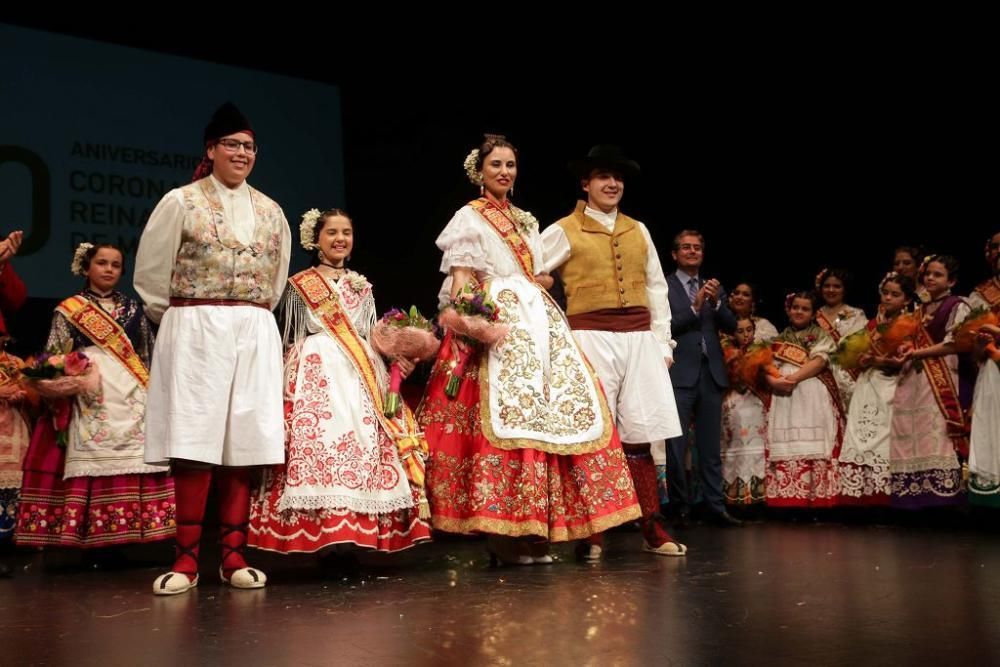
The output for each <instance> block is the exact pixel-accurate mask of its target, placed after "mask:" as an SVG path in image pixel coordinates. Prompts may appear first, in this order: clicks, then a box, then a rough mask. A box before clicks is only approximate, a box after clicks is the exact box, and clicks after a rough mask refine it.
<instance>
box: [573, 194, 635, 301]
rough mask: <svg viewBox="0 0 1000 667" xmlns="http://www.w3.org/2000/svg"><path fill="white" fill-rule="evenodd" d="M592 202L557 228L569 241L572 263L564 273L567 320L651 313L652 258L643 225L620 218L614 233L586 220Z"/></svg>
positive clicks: (582, 203) (584, 204) (588, 219)
mask: <svg viewBox="0 0 1000 667" xmlns="http://www.w3.org/2000/svg"><path fill="white" fill-rule="evenodd" d="M585 207H586V202H583V201H580V202H577V205H576V210H575V211H573V213H572V214H571V215H569V216H567V217H565V218H563V219H561V220H559V221H557V222H556V224H557V225H559V226H560V227H562V229H563V232H565V233H566V238H567V239H568V240H569V245H570V257H569V259H568V260H567V261H566V263H565V264H563V265H562V266H561V267H559V275H560V276H561V277H562V281H563V285H564V286H565V288H566V314H567V315H577V314H579V313H589V312H591V311H595V310H604V309H607V308H632V307H635V306H642V307H645V308H649V299H648V297H647V295H646V257H647V255H648V253H649V248H648V247H647V246H646V239H645V237H644V236H643V235H642V231H641V230H640V229H639V224H638V223H637V222H636V221H635V220H633V219H632V218H630V217H628V216H627V215H624V214H622V213H621V212H619V213H618V218H617V219H616V220H615V228H614V229H613V230H612V231H610V232H609V231H608V230H607V229H605V227H604V225H602V224H601V223H599V222H597V221H596V220H594V219H593V218H590V217H587V216H586V215H584V213H583V211H584V208H585Z"/></svg>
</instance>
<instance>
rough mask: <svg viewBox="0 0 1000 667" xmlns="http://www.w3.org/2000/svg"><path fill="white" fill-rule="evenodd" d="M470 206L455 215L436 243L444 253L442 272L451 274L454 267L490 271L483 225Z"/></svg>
mask: <svg viewBox="0 0 1000 667" xmlns="http://www.w3.org/2000/svg"><path fill="white" fill-rule="evenodd" d="M475 215H476V214H475V213H474V212H473V211H472V209H470V208H469V207H468V206H466V207H463V208H461V209H459V210H458V212H457V213H455V215H454V217H452V219H451V221H450V222H449V223H448V225H447V226H446V227H445V228H444V230H443V231H442V232H441V234H440V235H439V236H438V237H437V241H435V242H434V243H435V244H436V245H437V247H438V248H439V249H440V250H441V252H442V253H443V254H442V256H441V272H442V273H450V272H451V270H452V268H454V267H462V268H468V269H474V270H476V271H487V270H488V269H489V261H488V259H487V258H488V254H487V251H486V244H485V241H484V239H483V236H482V232H483V228H482V225H481V224H480V223H479V222H478V221H477V220H476V219H475V218H474V217H473V216H475Z"/></svg>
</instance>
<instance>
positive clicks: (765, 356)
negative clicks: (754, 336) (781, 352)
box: [740, 342, 781, 387]
mask: <svg viewBox="0 0 1000 667" xmlns="http://www.w3.org/2000/svg"><path fill="white" fill-rule="evenodd" d="M761 371H763V372H765V373H767V374H768V375H770V376H771V377H774V378H780V377H781V373H780V372H778V369H777V368H776V367H775V365H774V354H773V353H772V352H771V346H770V345H769V344H768V343H763V342H761V343H753V344H752V345H749V346H748V347H747V349H746V352H744V353H743V359H742V363H740V377H741V379H742V380H743V384H744V385H746V386H747V387H753V386H756V384H757V379H758V378H759V377H760V374H761Z"/></svg>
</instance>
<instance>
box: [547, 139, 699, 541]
mask: <svg viewBox="0 0 1000 667" xmlns="http://www.w3.org/2000/svg"><path fill="white" fill-rule="evenodd" d="M570 168H571V170H572V171H573V172H574V174H575V175H576V176H577V178H579V179H580V187H581V188H582V189H583V192H584V193H585V195H586V201H580V202H577V206H576V210H574V211H573V213H572V214H570V215H569V216H567V217H565V218H563V219H561V220H559V221H557V222H556V223H555V224H554V225H551V226H550V227H548V228H547V229H546V230H545V231H544V232H543V233H542V246H543V248H544V253H545V270H546V271H548V272H551V271H555V270H558V271H559V276H560V279H561V280H562V283H563V287H564V289H565V292H566V315H567V317H568V319H569V323H570V325H571V326H572V327H573V333H574V335H575V336H576V338H577V340H578V341H579V343H580V347H581V348H583V351H584V353H585V354H586V355H587V358H588V359H589V360H590V363H591V364H592V365H593V366H594V370H595V371H596V372H597V375H598V377H599V378H600V379H601V383H602V384H603V385H604V391H605V393H606V394H607V397H608V407H609V408H610V409H611V412H612V414H613V415H614V417H615V422H616V426H617V428H618V432H619V435H620V437H621V440H622V446H623V448H624V449H625V456H626V459H627V460H628V466H629V472H630V473H631V474H632V481H633V482H634V484H635V489H636V494H637V495H638V498H639V505H640V507H641V508H642V514H643V536H644V537H645V540H646V542H645V546H644V549H645V550H646V551H649V552H651V553H655V554H659V555H664V556H683V555H684V553H685V552H686V551H687V548H686V547H685V546H684V545H683V544H679V543H677V542H675V541H674V539H673V538H672V537H670V535H669V534H668V533H667V531H666V530H665V529H664V527H663V524H662V521H661V518H660V517H659V515H658V510H659V506H660V505H659V497H658V492H657V485H656V469H655V466H654V464H653V459H652V457H651V455H650V450H649V445H650V442H652V441H654V440H663V439H666V438H671V437H673V436H676V435H679V434H680V433H681V427H680V423H679V422H678V421H677V409H676V405H675V402H674V397H673V391H672V389H671V386H670V380H669V376H668V372H667V369H668V368H669V365H670V363H671V362H672V359H673V353H672V341H671V337H670V306H669V303H668V300H667V282H666V280H665V278H664V277H663V269H662V268H661V267H660V260H659V257H658V256H657V254H656V248H655V247H654V246H653V241H652V239H651V238H650V236H649V231H648V230H647V229H646V226H645V225H643V224H642V223H641V222H639V221H637V220H633V219H632V218H630V217H628V216H627V215H625V214H623V213H621V212H620V211H619V210H618V204H619V202H620V201H621V198H622V194H623V193H624V191H625V182H626V181H631V180H632V179H633V178H635V177H636V176H637V175H638V174H639V165H638V164H636V163H635V162H634V161H632V160H629V159H628V158H626V157H625V156H624V154H623V153H622V151H621V149H620V148H618V147H617V146H595V147H594V148H592V149H591V150H590V152H589V153H588V155H587V157H586V158H585V159H583V160H577V161H574V162H573V163H571V164H570ZM597 537H598V538H600V536H597ZM601 549H602V545H601V542H600V540H599V539H593V538H591V539H590V540H588V542H587V543H586V544H584V545H582V548H581V550H580V554H581V556H582V557H583V558H584V559H586V560H598V559H599V558H600V555H601Z"/></svg>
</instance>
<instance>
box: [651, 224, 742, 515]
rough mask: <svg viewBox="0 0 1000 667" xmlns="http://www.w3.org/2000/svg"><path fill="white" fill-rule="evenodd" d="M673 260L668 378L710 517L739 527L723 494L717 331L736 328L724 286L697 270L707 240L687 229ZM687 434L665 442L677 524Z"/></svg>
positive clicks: (685, 505)
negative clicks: (689, 429)
mask: <svg viewBox="0 0 1000 667" xmlns="http://www.w3.org/2000/svg"><path fill="white" fill-rule="evenodd" d="M672 254H673V258H674V261H675V262H676V263H677V272H676V273H673V274H671V275H669V276H667V286H668V299H669V301H670V311H671V313H672V314H673V321H672V322H671V333H672V336H673V339H674V340H675V341H677V348H676V349H675V350H674V364H673V366H671V367H670V381H671V383H672V384H673V387H674V397H675V399H676V400H677V414H678V416H679V417H680V422H681V425H682V426H685V427H686V426H687V425H688V424H690V423H691V421H692V418H693V421H694V433H695V438H694V440H695V443H694V444H695V448H696V449H697V457H696V458H697V471H698V478H699V481H700V483H701V488H702V493H703V495H704V499H705V503H706V505H707V506H708V511H709V517H711V518H712V519H713V520H715V521H717V522H718V523H722V524H726V525H740V521H739V520H737V519H735V518H733V517H732V516H730V514H729V513H728V512H727V511H726V505H725V502H724V499H723V498H724V497H723V494H722V459H721V456H720V445H721V440H722V437H721V435H722V434H721V431H722V397H723V393H724V392H725V390H726V388H727V387H728V386H729V378H728V377H727V374H726V363H725V360H724V358H723V355H722V346H721V345H720V344H719V330H720V329H721V330H724V331H732V330H733V329H735V328H736V317H735V316H734V315H733V313H732V311H731V310H729V306H728V305H727V299H726V296H725V292H724V291H723V289H722V286H721V285H720V284H719V281H718V280H716V279H715V278H711V279H709V280H705V279H703V278H702V277H701V276H700V275H699V274H698V272H699V270H700V269H701V264H702V262H703V261H704V259H705V238H704V237H703V236H702V235H701V233H700V232H697V231H695V230H693V229H685V230H684V231H682V232H681V233H680V234H678V235H677V236H676V237H674V249H673V253H672ZM687 448H688V438H687V434H686V433H685V434H682V435H680V436H678V437H676V438H671V439H670V440H668V441H667V479H668V480H669V487H668V488H669V494H670V504H671V506H672V507H671V509H672V510H673V511H674V512H675V516H676V517H677V519H678V522H679V523H680V524H681V525H684V524H686V523H687V522H688V517H689V516H690V504H691V503H690V498H689V494H688V488H687V480H686V477H685V474H684V459H685V456H686V454H687Z"/></svg>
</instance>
